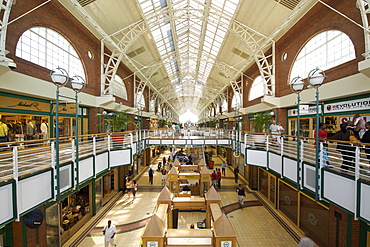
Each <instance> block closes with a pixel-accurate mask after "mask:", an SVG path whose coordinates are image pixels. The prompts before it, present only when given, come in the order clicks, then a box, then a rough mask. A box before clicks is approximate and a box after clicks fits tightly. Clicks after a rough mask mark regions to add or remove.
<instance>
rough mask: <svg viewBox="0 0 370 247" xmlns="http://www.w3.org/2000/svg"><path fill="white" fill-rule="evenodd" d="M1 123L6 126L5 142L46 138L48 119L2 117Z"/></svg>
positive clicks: (28, 116) (29, 116) (21, 116)
mask: <svg viewBox="0 0 370 247" xmlns="http://www.w3.org/2000/svg"><path fill="white" fill-rule="evenodd" d="M1 122H2V123H4V124H6V126H7V135H6V138H5V140H6V141H8V142H13V141H17V142H20V141H24V140H36V139H44V138H48V132H49V129H48V128H49V127H48V122H49V117H46V116H31V115H2V118H1Z"/></svg>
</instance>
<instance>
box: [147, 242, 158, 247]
mask: <svg viewBox="0 0 370 247" xmlns="http://www.w3.org/2000/svg"><path fill="white" fill-rule="evenodd" d="M146 246H147V247H158V242H157V241H155V242H154V241H150V242H146Z"/></svg>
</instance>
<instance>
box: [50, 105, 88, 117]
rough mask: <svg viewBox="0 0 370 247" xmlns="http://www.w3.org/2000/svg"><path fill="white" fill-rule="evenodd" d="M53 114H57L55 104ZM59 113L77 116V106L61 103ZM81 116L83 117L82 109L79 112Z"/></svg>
mask: <svg viewBox="0 0 370 247" xmlns="http://www.w3.org/2000/svg"><path fill="white" fill-rule="evenodd" d="M53 107H54V108H53V112H54V113H55V112H56V111H55V104H54V106H53ZM59 113H63V114H71V115H75V114H76V104H74V103H71V104H68V103H60V104H59ZM79 115H81V109H80V111H79Z"/></svg>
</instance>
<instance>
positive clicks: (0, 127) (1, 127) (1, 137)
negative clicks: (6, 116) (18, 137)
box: [0, 121, 8, 142]
mask: <svg viewBox="0 0 370 247" xmlns="http://www.w3.org/2000/svg"><path fill="white" fill-rule="evenodd" d="M7 136H8V126H7V125H6V124H5V123H3V122H1V121H0V142H7V141H8V140H7Z"/></svg>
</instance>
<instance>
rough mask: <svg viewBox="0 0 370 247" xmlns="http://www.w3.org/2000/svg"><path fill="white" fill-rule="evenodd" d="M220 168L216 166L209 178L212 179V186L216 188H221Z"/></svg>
mask: <svg viewBox="0 0 370 247" xmlns="http://www.w3.org/2000/svg"><path fill="white" fill-rule="evenodd" d="M221 177H222V175H221V170H220V168H216V170H214V171H213V173H212V174H211V179H212V186H213V187H215V188H216V186H217V188H219V189H220V188H221Z"/></svg>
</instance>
